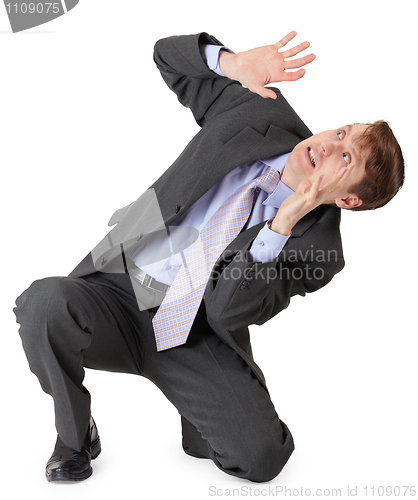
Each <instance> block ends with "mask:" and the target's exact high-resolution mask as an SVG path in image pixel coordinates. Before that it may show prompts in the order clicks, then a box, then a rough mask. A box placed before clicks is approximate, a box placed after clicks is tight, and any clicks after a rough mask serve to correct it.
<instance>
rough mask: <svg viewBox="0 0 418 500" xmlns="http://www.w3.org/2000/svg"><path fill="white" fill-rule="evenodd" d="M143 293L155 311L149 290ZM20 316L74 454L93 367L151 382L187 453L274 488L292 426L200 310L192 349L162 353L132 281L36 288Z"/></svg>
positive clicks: (97, 276) (52, 283)
mask: <svg viewBox="0 0 418 500" xmlns="http://www.w3.org/2000/svg"><path fill="white" fill-rule="evenodd" d="M138 286H139V287H140V288H141V289H142V291H141V293H142V297H143V301H144V304H147V306H148V307H152V303H153V301H154V297H153V292H151V291H150V290H149V289H146V288H144V287H142V285H139V284H138ZM135 291H136V295H137V296H138V294H139V291H138V290H135ZM141 300H142V299H141ZM14 311H15V314H16V318H17V321H18V323H20V325H21V326H20V329H19V333H20V336H21V338H22V342H23V347H24V350H25V353H26V356H27V358H28V361H29V365H30V369H31V370H32V372H34V373H35V374H36V375H37V377H38V379H39V382H40V384H41V387H42V389H43V390H44V391H45V392H46V393H48V394H50V395H51V396H52V397H53V398H54V409H55V424H56V428H57V431H58V434H59V435H60V437H61V439H62V440H63V441H64V443H66V444H67V445H68V446H70V447H71V448H73V449H75V450H80V449H81V445H82V443H83V441H84V438H85V435H86V432H87V428H88V424H89V417H90V394H89V392H88V390H87V389H86V388H85V387H84V386H83V379H84V368H85V367H87V368H93V369H98V370H107V371H114V372H123V373H132V374H137V375H141V376H143V377H146V378H147V379H149V380H150V381H152V382H153V383H154V384H155V385H156V386H157V387H159V389H160V390H161V391H162V392H163V393H164V394H165V396H166V397H167V398H168V399H169V400H170V401H171V402H172V403H173V404H174V406H175V407H176V408H177V410H178V411H179V413H180V415H181V417H182V432H183V442H182V444H183V448H184V449H185V451H186V452H188V453H190V454H194V455H195V456H201V457H204V458H210V459H212V460H213V462H214V463H215V464H216V465H217V467H219V468H220V469H221V470H222V471H224V472H226V473H228V474H231V475H233V476H238V477H242V478H246V479H249V480H252V481H257V482H261V481H268V480H271V479H272V478H274V477H275V476H276V475H277V474H279V472H280V471H281V469H282V468H283V466H284V465H285V463H286V462H287V460H288V459H289V457H290V455H291V453H292V451H293V449H294V445H293V440H292V436H291V434H290V432H289V430H288V428H287V427H286V425H285V424H284V423H283V422H282V421H281V420H280V419H279V417H278V415H277V413H276V411H275V409H274V406H273V403H272V401H271V399H270V396H269V394H268V392H267V391H266V390H265V388H264V387H263V386H262V385H261V384H260V382H259V380H258V379H257V377H256V376H255V375H254V373H253V372H252V370H251V368H250V367H249V366H248V364H247V363H246V362H245V361H244V360H243V359H242V358H241V357H240V356H239V355H238V354H237V353H236V352H235V351H234V350H233V349H232V348H231V347H229V346H228V345H227V344H225V343H224V342H223V341H222V340H221V339H220V338H219V337H218V336H217V335H216V334H215V333H214V332H213V330H212V329H211V328H210V327H209V325H208V323H207V320H206V313H205V308H204V302H202V305H201V307H200V309H199V311H198V314H197V317H196V320H195V322H194V325H193V328H192V330H191V332H190V335H189V338H188V340H187V342H186V344H184V345H182V346H178V347H175V348H173V349H169V350H166V351H162V352H157V350H156V346H155V339H154V332H153V328H152V323H151V320H152V318H153V315H154V314H155V308H154V309H148V310H142V311H141V310H140V309H139V308H138V304H137V301H136V298H135V295H134V293H133V289H132V284H131V281H130V279H129V277H128V276H127V275H123V274H104V273H99V272H97V273H94V274H91V275H88V276H85V277H83V278H71V277H51V278H45V279H42V280H38V281H35V282H34V283H33V284H32V285H31V286H30V287H29V288H28V289H27V290H26V291H25V292H23V294H22V295H21V296H20V297H19V298H18V299H17V300H16V307H15V309H14ZM144 407H146V405H144ZM96 418H97V417H96ZM144 431H145V430H144Z"/></svg>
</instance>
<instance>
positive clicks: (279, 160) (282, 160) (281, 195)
mask: <svg viewBox="0 0 418 500" xmlns="http://www.w3.org/2000/svg"><path fill="white" fill-rule="evenodd" d="M289 155H290V153H286V154H284V155H279V156H270V157H269V158H262V159H261V161H262V162H263V163H265V164H266V165H268V166H269V167H272V168H274V169H275V170H277V171H278V172H280V176H281V175H282V172H283V168H284V166H285V164H286V161H287V159H288V158H289ZM293 193H294V191H293V190H292V189H290V187H288V186H286V184H284V183H283V182H281V181H280V182H279V183H278V184H277V187H276V189H275V190H274V191H273V192H272V193H271V194H270V195H269V196H267V198H266V199H265V200H264V201H263V205H266V206H268V207H275V208H279V207H280V205H281V204H282V203H283V201H284V200H285V199H286V198H287V197H288V196H290V195H291V194H293Z"/></svg>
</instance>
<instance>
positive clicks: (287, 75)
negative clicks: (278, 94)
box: [282, 69, 306, 82]
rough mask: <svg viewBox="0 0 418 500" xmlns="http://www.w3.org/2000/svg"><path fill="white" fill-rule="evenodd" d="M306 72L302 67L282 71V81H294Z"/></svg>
mask: <svg viewBox="0 0 418 500" xmlns="http://www.w3.org/2000/svg"><path fill="white" fill-rule="evenodd" d="M305 73H306V71H305V70H304V69H299V70H298V71H288V72H284V73H283V75H282V82H286V81H287V82H294V81H296V80H299V78H302V76H303V75H304V74H305Z"/></svg>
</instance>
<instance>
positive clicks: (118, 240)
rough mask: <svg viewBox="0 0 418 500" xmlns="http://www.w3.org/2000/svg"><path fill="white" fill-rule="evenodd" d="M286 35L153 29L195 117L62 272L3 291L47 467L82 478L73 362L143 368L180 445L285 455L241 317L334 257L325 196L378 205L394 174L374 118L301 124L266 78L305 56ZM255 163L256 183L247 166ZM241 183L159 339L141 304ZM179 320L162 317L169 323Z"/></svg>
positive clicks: (263, 468)
mask: <svg viewBox="0 0 418 500" xmlns="http://www.w3.org/2000/svg"><path fill="white" fill-rule="evenodd" d="M295 35H296V33H294V32H292V33H289V35H287V36H286V37H284V38H283V39H282V40H281V41H280V42H278V43H277V44H275V45H271V46H266V47H260V48H257V49H253V50H251V51H248V52H243V53H239V54H233V53H231V52H230V51H229V50H228V49H226V48H224V47H223V46H222V44H221V43H220V42H219V41H218V40H216V39H215V38H214V37H212V36H209V35H208V34H206V33H201V34H198V35H191V36H177V37H170V38H167V39H163V40H160V41H159V42H157V44H156V46H155V53H154V59H155V62H156V64H157V67H158V68H159V70H160V72H161V74H162V77H163V78H164V80H165V82H166V83H167V85H168V86H169V87H170V88H171V89H172V90H173V91H174V92H175V93H176V95H177V97H178V99H179V101H180V102H181V103H182V104H183V105H185V106H187V107H189V108H190V109H191V111H192V113H193V115H194V118H195V119H196V121H197V123H198V124H199V125H200V126H201V127H202V129H201V131H200V132H199V133H198V134H197V135H196V136H195V137H194V138H193V139H192V141H191V142H190V143H189V144H188V146H187V147H186V148H185V150H184V151H183V152H182V154H181V155H180V156H179V158H178V159H177V160H176V161H175V162H174V163H173V165H172V166H171V167H170V168H169V169H168V170H167V171H166V172H165V173H164V174H163V175H162V176H161V177H160V178H159V179H158V180H157V181H156V182H155V183H154V184H153V185H152V186H150V188H149V189H148V190H147V191H146V192H145V193H144V194H143V195H142V196H141V197H140V198H138V199H137V200H136V201H135V202H133V203H131V204H130V205H128V206H126V207H123V208H122V209H119V210H118V211H117V212H115V214H114V215H113V216H112V218H111V220H110V225H114V224H116V226H115V227H114V228H113V229H112V230H111V231H110V233H109V234H108V235H107V236H106V237H105V238H103V240H102V241H101V242H99V244H98V245H97V246H96V247H95V248H94V249H93V250H92V252H90V253H89V254H88V255H87V256H86V258H85V259H84V260H83V261H82V262H81V263H80V264H79V265H78V266H77V267H76V269H74V271H73V272H72V273H71V274H70V275H69V276H68V277H53V278H46V279H42V280H38V281H35V282H34V283H33V284H32V285H31V286H30V287H29V289H28V290H26V291H25V292H23V294H22V295H21V296H20V297H19V298H18V299H17V301H16V308H15V313H16V316H17V321H18V322H19V323H20V324H21V327H20V335H21V337H22V342H23V346H24V349H25V352H26V355H27V357H28V360H29V364H30V368H31V370H32V371H33V372H34V373H35V374H36V375H37V376H38V378H39V381H40V383H41V386H42V388H43V390H44V391H45V392H47V393H48V394H51V395H52V396H53V398H54V405H55V421H56V428H57V431H58V437H57V442H56V446H55V450H54V453H53V455H52V456H51V458H50V460H49V461H48V464H47V470H46V477H47V479H48V480H49V481H66V480H70V481H76V480H82V479H86V478H87V477H89V476H90V475H91V473H92V467H91V459H94V458H96V457H97V455H98V454H99V453H100V451H101V444H100V438H99V435H98V432H97V428H96V425H95V423H94V421H93V419H92V417H91V414H90V394H89V393H88V391H87V389H86V388H85V387H84V386H83V384H82V382H83V378H84V367H89V368H94V369H100V370H109V371H119V372H126V373H135V374H138V375H142V376H144V377H146V378H148V379H149V380H151V381H152V382H154V383H155V385H157V386H158V387H159V388H160V389H161V390H162V391H163V393H164V394H165V395H166V396H167V398H168V399H169V400H170V401H171V402H172V403H173V404H174V405H175V406H176V408H177V409H178V411H179V413H180V415H181V420H182V431H183V441H182V445H183V449H184V451H185V452H186V453H188V454H190V455H192V456H195V457H201V458H210V459H212V460H213V462H214V463H215V464H216V465H217V467H219V468H220V469H221V470H223V471H224V472H226V473H228V474H231V475H234V476H238V477H242V478H246V479H249V480H251V481H268V480H270V479H272V478H274V477H275V476H276V475H277V474H278V473H279V472H280V471H281V469H282V468H283V466H284V465H285V463H286V462H287V460H288V459H289V457H290V455H291V453H292V451H293V449H294V445H293V440H292V436H291V434H290V431H289V429H288V428H287V426H286V425H285V423H284V422H282V421H281V420H280V419H279V417H278V415H277V413H276V410H275V408H274V406H273V403H272V401H271V399H270V397H269V394H268V391H267V387H266V383H265V380H264V377H263V374H262V372H261V370H260V368H259V367H258V366H257V365H256V364H255V362H254V360H253V357H252V352H251V345H250V338H249V331H248V326H249V325H251V324H257V325H261V324H263V323H265V322H266V321H268V320H269V319H270V318H272V317H273V316H275V315H277V314H278V313H279V312H280V311H281V310H283V309H285V308H286V307H287V306H288V305H289V302H290V298H291V297H292V296H293V295H296V294H299V295H305V293H306V292H313V291H315V290H317V289H319V288H321V287H322V286H324V285H326V284H327V283H328V282H329V281H330V280H331V279H332V277H333V276H334V275H335V274H336V273H337V272H339V271H340V270H341V269H342V268H343V266H344V259H343V252H342V245H341V238H340V232H339V221H340V209H341V208H343V209H351V210H363V209H374V208H378V207H380V206H383V205H384V204H386V203H387V202H388V201H389V200H390V199H391V198H392V197H393V196H394V195H395V194H396V192H397V191H398V190H399V188H400V187H401V185H402V183H403V176H404V163H403V158H402V153H401V150H400V148H399V145H398V143H397V141H396V139H395V137H394V135H393V133H392V131H391V130H390V128H389V126H388V125H387V124H386V123H385V122H376V123H374V124H371V125H362V124H361V125H359V124H357V125H347V126H344V127H341V128H340V129H338V130H331V131H327V132H323V133H321V134H317V135H314V136H312V134H311V132H310V131H309V129H308V128H307V127H306V125H305V124H304V123H303V122H302V121H301V120H300V118H299V117H298V116H297V114H296V113H295V112H294V110H293V109H292V108H291V107H290V105H289V104H288V103H287V102H286V100H285V99H284V98H283V96H282V95H281V93H280V91H279V90H277V89H275V88H265V85H266V84H268V83H270V82H278V81H282V80H295V79H298V78H301V77H302V76H303V74H304V70H303V69H299V70H298V71H296V72H293V73H292V72H286V71H285V70H287V69H296V68H301V67H302V66H304V65H306V64H308V63H309V62H311V61H312V60H313V59H314V56H313V55H310V56H305V57H302V58H300V59H296V60H288V59H289V58H290V57H292V56H294V55H297V54H298V53H300V52H301V51H303V50H305V49H306V48H307V47H308V46H309V44H308V43H304V44H301V45H299V46H297V47H295V48H293V49H289V50H286V51H283V52H279V49H281V48H282V47H284V46H285V45H286V44H287V43H288V42H289V41H290V40H291V39H292V38H293V37H294V36H295ZM243 85H244V86H245V87H246V88H245V87H243ZM162 140H163V138H162ZM266 176H267V177H268V179H273V180H274V182H273V180H272V181H271V182H272V183H271V184H269V186H273V187H271V189H270V188H267V187H265V184H262V183H261V181H259V179H265V178H266ZM269 176H270V177H269ZM263 182H264V181H263ZM269 182H270V181H269ZM248 185H251V186H252V187H251V186H250V188H248V189H251V203H250V205H251V210H250V212H249V213H248V215H246V219H245V221H244V223H243V225H242V226H240V227H238V228H237V229H236V233H234V235H233V236H232V237H230V239H229V240H225V241H227V243H226V244H225V245H224V246H223V247H222V249H221V250H220V251H219V252H218V253H217V255H216V258H215V260H214V262H213V263H211V264H210V266H209V267H210V274H209V275H208V276H207V277H206V278H205V282H204V288H203V290H202V296H201V298H199V300H198V307H197V308H196V310H194V311H193V313H192V314H193V316H192V318H193V319H192V324H191V328H190V330H188V331H187V333H186V335H185V337H184V339H183V340H181V341H178V342H177V343H176V344H175V347H174V346H171V345H170V347H167V346H165V347H159V344H158V341H159V334H158V333H157V326H156V325H157V324H158V322H157V321H156V319H157V318H158V317H159V316H160V314H161V311H162V310H163V309H164V307H165V300H164V299H165V298H167V297H168V296H169V294H170V293H171V292H172V290H173V289H175V287H176V285H175V279H176V275H179V274H180V273H181V272H182V271H184V270H185V269H186V272H187V269H192V267H193V263H192V259H191V258H190V255H192V251H191V250H190V249H191V248H193V247H194V245H195V243H196V242H198V241H200V240H199V238H198V236H199V234H203V233H202V232H203V231H205V229H206V228H207V227H208V225H209V224H210V223H211V221H213V220H214V218H216V217H218V214H219V213H220V212H219V211H220V210H221V209H222V207H224V206H226V205H228V204H229V200H233V199H234V200H236V199H237V198H236V193H237V192H241V190H242V189H244V188H243V187H242V186H248ZM260 186H262V187H260ZM246 189H247V188H246ZM234 206H235V205H234ZM234 210H235V209H234ZM234 214H235V212H234V211H232V214H230V213H228V214H227V215H225V212H224V215H223V217H224V219H222V220H223V221H224V220H227V221H228V220H230V219H228V218H230V217H233V216H234ZM225 217H226V219H225ZM224 226H225V223H222V224H221V225H220V227H219V228H217V230H216V231H215V236H218V235H221V236H222V237H223V235H224V233H225V231H226V229H225V227H224ZM189 252H190V253H189ZM190 272H191V271H190ZM199 297H200V296H199ZM182 307H183V304H182V303H181V305H180V306H179V310H181V311H182V309H181V308H182ZM180 316H183V313H180ZM160 317H161V316H160ZM174 317H175V314H174V313H173V318H174ZM181 321H182V318H181V319H175V320H172V318H169V319H168V320H166V321H163V326H164V327H165V330H168V336H169V337H170V336H171V337H172V336H173V335H171V331H174V330H175V329H176V327H177V326H178V324H179V323H181Z"/></svg>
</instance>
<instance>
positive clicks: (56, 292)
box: [13, 276, 71, 334]
mask: <svg viewBox="0 0 418 500" xmlns="http://www.w3.org/2000/svg"><path fill="white" fill-rule="evenodd" d="M67 281H68V280H67V278H64V277H56V276H54V277H50V278H43V279H40V280H36V281H34V282H33V283H32V284H31V285H30V287H29V288H28V289H27V290H25V291H24V292H23V293H22V294H21V295H20V296H19V297H18V298H17V299H16V307H15V308H14V309H13V312H14V313H15V315H16V321H17V322H18V323H20V325H21V326H36V325H37V323H39V321H41V320H44V318H45V317H46V316H48V314H50V312H51V311H56V310H57V309H58V308H59V307H56V306H57V305H59V304H62V303H64V302H65V300H64V299H65V297H66V296H68V295H69V287H70V286H71V285H69V284H68V283H67ZM51 304H53V305H54V307H52V308H51V307H49V306H50V305H51ZM31 330H32V328H31ZM25 331H26V328H23V329H22V328H21V329H20V333H21V334H22V332H23V333H24V332H25Z"/></svg>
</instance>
